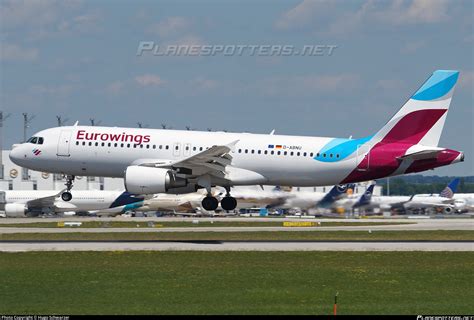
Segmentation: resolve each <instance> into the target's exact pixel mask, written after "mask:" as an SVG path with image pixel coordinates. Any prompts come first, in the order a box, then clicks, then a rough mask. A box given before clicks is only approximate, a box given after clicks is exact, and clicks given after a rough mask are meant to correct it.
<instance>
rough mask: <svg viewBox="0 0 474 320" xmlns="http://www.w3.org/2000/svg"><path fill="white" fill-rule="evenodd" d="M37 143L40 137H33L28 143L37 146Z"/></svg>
mask: <svg viewBox="0 0 474 320" xmlns="http://www.w3.org/2000/svg"><path fill="white" fill-rule="evenodd" d="M37 141H38V137H31V138H29V139H28V141H26V142H29V143H33V144H36V142H37Z"/></svg>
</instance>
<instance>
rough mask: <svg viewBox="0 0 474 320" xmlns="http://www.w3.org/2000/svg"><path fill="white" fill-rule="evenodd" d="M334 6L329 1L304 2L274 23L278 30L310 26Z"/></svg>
mask: <svg viewBox="0 0 474 320" xmlns="http://www.w3.org/2000/svg"><path fill="white" fill-rule="evenodd" d="M333 4H334V1H329V0H317V1H315V0H304V1H303V2H301V3H300V4H298V5H297V6H296V7H294V8H292V9H290V10H289V11H287V12H285V13H284V14H283V16H282V17H281V18H280V19H278V20H277V21H276V23H275V27H277V28H278V29H284V30H285V29H293V28H295V27H303V26H305V25H307V24H310V23H311V22H312V21H313V20H314V19H316V18H317V17H319V16H322V15H324V14H325V13H326V12H327V11H329V9H330V8H331V7H332V5H333Z"/></svg>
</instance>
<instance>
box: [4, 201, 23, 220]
mask: <svg viewBox="0 0 474 320" xmlns="http://www.w3.org/2000/svg"><path fill="white" fill-rule="evenodd" d="M27 211H28V208H27V207H26V206H25V205H24V204H21V203H7V204H5V214H6V216H7V217H9V218H10V217H25V216H26V212H27Z"/></svg>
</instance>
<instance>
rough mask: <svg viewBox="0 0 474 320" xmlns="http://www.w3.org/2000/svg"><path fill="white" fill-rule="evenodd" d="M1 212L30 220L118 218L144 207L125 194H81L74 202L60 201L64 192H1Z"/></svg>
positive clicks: (138, 198) (85, 191)
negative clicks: (41, 217) (67, 215)
mask: <svg viewBox="0 0 474 320" xmlns="http://www.w3.org/2000/svg"><path fill="white" fill-rule="evenodd" d="M0 193H1V194H2V197H1V198H2V202H3V203H0V211H4V212H5V215H6V216H7V217H28V216H38V215H41V214H64V213H71V212H73V213H81V212H94V213H96V212H100V211H101V210H104V211H107V212H114V213H115V214H119V213H122V212H125V211H127V210H131V209H133V208H135V207H137V206H140V205H141V203H143V197H137V196H134V195H131V194H129V193H127V192H123V191H102V190H94V191H93V190H78V191H75V192H74V199H72V200H71V201H68V202H66V201H64V200H62V199H61V194H62V193H63V191H57V190H41V191H40V190H19V191H14V190H7V191H0Z"/></svg>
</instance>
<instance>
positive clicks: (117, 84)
mask: <svg viewBox="0 0 474 320" xmlns="http://www.w3.org/2000/svg"><path fill="white" fill-rule="evenodd" d="M124 87H125V83H124V82H123V81H114V82H112V83H109V84H108V85H107V87H106V88H105V91H106V92H107V93H109V94H112V95H118V94H120V93H122V91H123V89H124Z"/></svg>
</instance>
